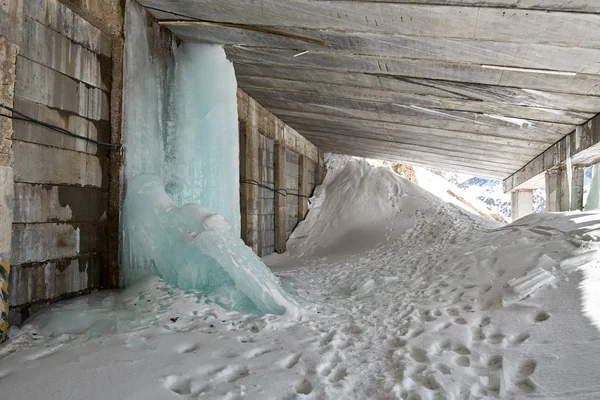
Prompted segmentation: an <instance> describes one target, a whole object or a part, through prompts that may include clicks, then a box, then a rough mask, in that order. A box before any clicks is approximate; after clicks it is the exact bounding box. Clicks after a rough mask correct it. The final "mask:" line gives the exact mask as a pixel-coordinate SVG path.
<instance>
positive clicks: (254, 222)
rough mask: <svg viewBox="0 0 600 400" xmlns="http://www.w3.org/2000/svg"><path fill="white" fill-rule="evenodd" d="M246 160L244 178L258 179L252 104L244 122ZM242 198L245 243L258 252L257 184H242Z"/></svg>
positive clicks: (254, 120) (255, 123) (255, 126)
mask: <svg viewBox="0 0 600 400" xmlns="http://www.w3.org/2000/svg"><path fill="white" fill-rule="evenodd" d="M245 151H246V160H245V171H244V172H245V174H246V176H245V177H244V179H245V180H248V181H255V182H258V181H259V169H258V126H257V121H256V110H255V108H254V107H253V105H249V106H248V121H247V122H246V146H245ZM244 198H245V203H246V226H245V228H246V234H245V235H244V236H245V237H246V245H248V247H251V248H252V250H253V251H254V252H255V253H256V254H258V216H259V201H258V186H257V185H252V184H245V185H244Z"/></svg>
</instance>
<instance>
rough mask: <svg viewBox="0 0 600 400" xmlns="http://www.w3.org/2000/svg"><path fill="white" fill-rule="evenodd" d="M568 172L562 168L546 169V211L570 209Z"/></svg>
mask: <svg viewBox="0 0 600 400" xmlns="http://www.w3.org/2000/svg"><path fill="white" fill-rule="evenodd" d="M568 193H569V188H568V186H567V174H566V173H565V171H564V170H563V169H562V168H557V169H554V170H549V171H546V211H548V212H559V211H568V210H569V198H568Z"/></svg>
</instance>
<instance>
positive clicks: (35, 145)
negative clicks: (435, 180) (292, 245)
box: [0, 0, 600, 339]
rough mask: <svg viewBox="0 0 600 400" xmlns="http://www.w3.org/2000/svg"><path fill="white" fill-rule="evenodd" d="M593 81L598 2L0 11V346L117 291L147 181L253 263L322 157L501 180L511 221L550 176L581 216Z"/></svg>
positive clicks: (201, 4)
mask: <svg viewBox="0 0 600 400" xmlns="http://www.w3.org/2000/svg"><path fill="white" fill-rule="evenodd" d="M208 44H211V45H208ZM200 49H202V50H200ZM225 57H226V58H225ZM227 60H229V61H231V62H232V63H233V64H231V63H230V62H229V61H227ZM599 75H600V3H597V2H592V1H588V0H573V1H568V2H567V1H559V0H520V1H517V0H489V1H486V0H432V1H424V0H383V1H369V0H356V1H336V0H263V1H251V0H219V1H214V0H213V1H210V0H138V1H137V2H136V1H134V0H127V1H125V0H97V1H85V0H4V1H2V2H1V4H0V103H1V104H0V107H1V108H2V109H1V110H0V114H2V117H0V133H1V136H0V194H1V195H0V261H1V267H0V287H1V294H2V296H1V297H2V302H1V303H0V310H1V318H0V337H1V338H2V339H5V338H6V337H7V333H8V326H9V324H11V325H12V324H14V325H19V324H21V323H22V322H23V321H25V320H26V319H27V318H28V317H29V316H30V315H31V314H33V313H34V312H36V311H37V310H40V309H42V308H43V307H45V306H47V305H48V304H50V303H52V302H55V301H57V300H60V299H64V298H66V297H70V296H74V295H76V294H82V293H86V292H89V291H90V290H92V289H96V288H111V287H118V286H119V285H121V284H122V283H123V282H122V277H123V271H122V266H123V265H124V264H127V263H131V262H136V261H138V260H139V259H140V258H137V257H141V258H144V256H143V255H141V256H140V255H139V254H138V253H136V251H137V250H136V249H135V246H136V244H135V243H133V242H132V241H131V240H130V239H131V235H130V234H128V231H127V229H125V228H124V224H126V223H127V221H128V216H127V211H126V210H127V206H126V205H127V201H126V200H125V199H126V197H127V195H128V194H130V193H134V189H133V188H134V187H135V185H134V184H133V183H134V180H133V178H134V177H136V176H138V175H141V174H154V175H155V176H159V177H160V179H163V180H164V182H163V183H164V190H166V192H168V193H169V195H170V196H171V197H172V198H173V201H174V202H175V203H177V204H179V205H181V204H183V203H188V202H190V201H192V202H193V201H198V202H200V203H201V204H203V205H206V206H207V207H209V208H211V210H212V211H214V212H219V213H221V214H223V215H225V217H226V218H228V220H229V223H230V224H231V225H232V226H233V227H234V230H235V232H237V233H238V234H240V235H241V237H242V239H243V240H244V241H245V243H246V244H247V245H248V246H249V247H250V248H251V249H252V250H253V251H254V252H255V253H256V254H257V255H259V256H262V255H267V254H270V253H273V252H283V251H285V247H286V240H287V238H288V237H289V235H290V233H291V231H292V230H293V229H294V227H295V226H296V224H297V223H298V221H300V220H302V219H303V218H304V216H305V215H306V213H307V210H308V201H307V196H310V194H311V193H312V191H313V189H314V187H315V186H316V185H318V184H319V183H320V182H321V181H322V179H323V176H324V174H325V166H324V160H323V154H324V153H325V152H332V153H340V154H347V155H355V156H362V157H370V158H377V159H382V160H390V161H398V162H404V163H408V164H415V165H423V166H429V167H434V168H439V169H444V170H448V171H455V172H461V173H466V174H472V175H477V176H483V177H490V178H495V179H498V180H503V182H504V190H505V192H511V193H512V200H513V215H515V216H517V217H518V216H522V215H525V214H527V213H530V212H531V211H532V190H533V189H535V188H539V187H544V186H545V187H546V192H547V204H548V206H547V207H548V210H549V211H564V210H570V209H580V208H581V207H582V202H583V200H582V190H581V186H582V182H583V172H582V171H583V168H584V167H586V166H589V165H592V164H594V163H595V162H597V161H598V160H599V159H600V144H599V142H600V128H599V127H598V125H599V121H600V120H599V119H598V117H597V116H596V115H597V114H598V112H600V76H599ZM236 82H237V86H236ZM194 90H195V92H194ZM223 93H228V96H224V95H223ZM174 116H175V117H174ZM173 121H175V122H173ZM215 121H216V122H215ZM223 121H226V123H224V122H223ZM222 122H223V123H222ZM198 132H202V135H199V134H198ZM198 137H201V139H198ZM198 140H200V142H198ZM199 143H200V144H199ZM196 150H198V152H195V151H196ZM178 157H179V158H180V159H182V160H184V162H183V164H178V163H177V162H176V161H175V160H177V159H178ZM161 163H162V164H161ZM182 165H183V166H184V167H185V168H184V167H182ZM567 166H568V167H567ZM567 168H571V169H572V171H568V170H567ZM146 183H147V182H146ZM567 188H569V189H567ZM573 188H574V190H572V189H573ZM200 189H201V190H200ZM161 190H163V189H161ZM134 194H135V193H134ZM124 204H125V206H124ZM124 210H125V211H124ZM134 211H135V207H134ZM132 249H133V250H132ZM134 250H135V251H134Z"/></svg>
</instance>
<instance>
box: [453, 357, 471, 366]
mask: <svg viewBox="0 0 600 400" xmlns="http://www.w3.org/2000/svg"><path fill="white" fill-rule="evenodd" d="M454 363H455V364H456V365H458V366H459V367H465V368H466V367H470V366H471V360H469V357H467V356H458V357H456V358H455V359H454Z"/></svg>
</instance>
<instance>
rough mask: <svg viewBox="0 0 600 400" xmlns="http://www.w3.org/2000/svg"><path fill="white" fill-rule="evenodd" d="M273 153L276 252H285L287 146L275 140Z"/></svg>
mask: <svg viewBox="0 0 600 400" xmlns="http://www.w3.org/2000/svg"><path fill="white" fill-rule="evenodd" d="M273 155H274V157H275V160H274V161H275V162H274V164H275V165H274V167H275V176H274V178H275V190H276V191H277V193H275V252H277V253H283V252H285V249H286V246H285V243H286V239H287V238H286V232H285V196H284V195H283V193H285V192H284V190H285V164H286V160H285V146H284V145H283V143H278V142H275V146H274V151H273Z"/></svg>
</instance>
